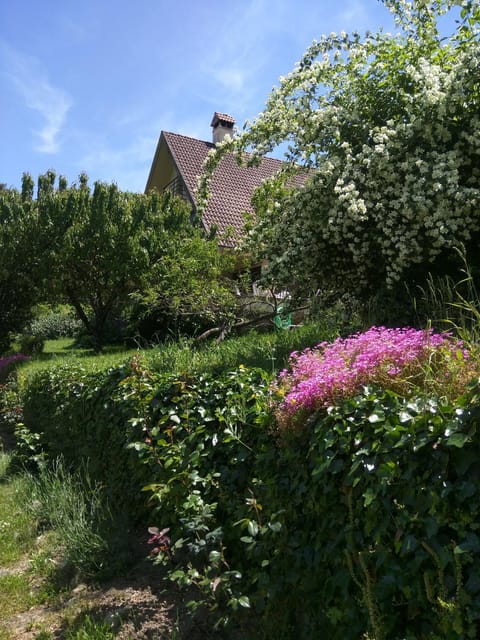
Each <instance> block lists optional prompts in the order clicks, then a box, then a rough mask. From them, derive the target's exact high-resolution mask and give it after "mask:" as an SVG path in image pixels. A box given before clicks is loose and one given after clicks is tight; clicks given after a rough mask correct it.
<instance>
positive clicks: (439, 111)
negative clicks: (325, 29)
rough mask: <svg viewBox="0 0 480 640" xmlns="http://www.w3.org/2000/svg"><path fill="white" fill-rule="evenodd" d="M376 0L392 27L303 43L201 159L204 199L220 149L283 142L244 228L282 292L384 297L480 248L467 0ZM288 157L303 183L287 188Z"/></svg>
mask: <svg viewBox="0 0 480 640" xmlns="http://www.w3.org/2000/svg"><path fill="white" fill-rule="evenodd" d="M384 3H385V4H386V5H387V6H388V7H389V8H390V9H391V10H392V12H393V14H394V16H395V19H396V22H397V25H398V27H399V29H400V31H399V33H398V34H397V35H389V34H386V33H383V32H379V33H376V34H366V35H365V36H363V37H362V36H360V35H359V34H356V33H353V34H351V35H348V34H345V33H341V34H339V35H335V34H331V35H330V36H327V37H322V38H321V39H320V40H319V41H318V42H314V43H313V44H312V45H311V46H310V47H309V49H308V50H307V51H306V53H305V55H304V57H303V58H302V60H301V61H300V63H299V64H298V65H297V66H296V67H295V69H294V70H293V71H292V72H291V73H290V74H289V75H288V76H286V77H285V78H282V79H281V81H280V85H279V86H278V87H277V88H275V89H274V90H273V92H272V93H271V95H270V96H269V98H268V101H267V104H266V109H265V111H264V112H263V113H262V114H260V116H259V117H258V119H257V120H255V121H254V122H253V123H252V124H250V125H249V126H247V127H246V130H245V132H244V133H243V134H241V135H240V136H239V137H238V138H237V139H235V140H233V141H228V142H226V143H225V144H224V145H223V147H221V148H220V149H219V150H218V151H217V152H216V154H214V155H212V156H211V157H210V158H209V159H208V162H207V175H206V178H205V180H204V189H203V194H204V195H205V185H206V184H208V179H209V176H210V175H211V174H212V171H214V167H215V165H216V163H217V162H218V160H219V158H220V157H221V156H222V154H223V153H225V152H227V151H232V150H233V151H236V152H237V153H239V154H242V153H244V152H245V150H250V151H252V152H253V157H254V158H255V156H256V155H261V154H263V153H266V152H269V151H271V150H272V149H273V148H274V147H276V146H277V145H279V144H281V143H285V142H287V143H288V144H289V151H288V157H287V159H288V160H289V161H290V164H289V167H288V169H285V170H284V172H283V173H282V174H281V175H280V176H279V177H277V178H276V179H275V180H273V181H271V182H270V183H268V184H266V185H265V186H264V187H263V189H262V190H261V191H260V193H258V194H257V200H256V202H257V218H258V219H257V223H256V225H255V226H254V227H253V230H252V234H251V237H252V238H253V240H254V248H255V251H256V254H257V257H258V258H259V259H267V260H268V264H269V271H268V273H269V275H270V278H271V279H272V280H274V281H276V282H278V283H280V284H281V286H283V287H288V288H289V289H290V290H293V289H295V288H297V289H303V291H305V290H306V289H308V288H310V289H313V290H315V289H317V288H319V287H335V288H336V289H337V290H340V291H345V290H348V291H351V292H353V293H355V294H360V295H361V296H363V297H365V298H368V297H369V296H371V295H373V294H375V293H378V292H379V291H381V290H383V291H386V292H387V293H388V292H389V291H390V293H391V294H392V295H394V294H395V293H398V292H399V291H400V290H401V289H402V288H403V287H404V283H407V284H410V285H415V284H418V283H422V282H423V281H424V279H425V277H426V274H427V273H428V272H430V271H432V272H436V273H449V272H450V273H453V272H454V270H455V268H456V266H458V265H455V255H456V252H455V247H458V246H459V245H461V244H464V245H466V246H467V250H468V251H469V252H470V256H474V257H475V256H476V255H478V245H479V242H480V206H479V205H480V181H479V179H480V135H479V131H480V85H479V71H480V62H479V61H480V8H479V5H478V2H477V1H476V0H475V1H474V0H470V1H468V0H464V1H460V0H436V1H434V2H424V1H420V0H415V1H410V2H409V1H407V0H384ZM444 14H448V15H447V18H450V24H452V34H451V36H450V37H448V38H444V37H443V36H442V35H441V34H440V32H439V26H438V25H439V21H440V19H442V20H443V23H442V24H443V25H445V24H449V22H448V20H446V19H445V15H444ZM455 17H456V19H457V23H456V25H455V23H454V20H453V18H455ZM443 28H445V26H444V27H443ZM298 165H301V166H302V167H305V166H306V167H308V168H310V169H311V170H312V174H311V179H310V180H308V181H307V182H306V183H305V184H304V186H303V187H302V188H296V189H291V188H287V187H288V182H287V178H288V176H289V171H290V172H291V171H295V170H296V168H297V167H298Z"/></svg>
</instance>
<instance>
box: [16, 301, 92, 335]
mask: <svg viewBox="0 0 480 640" xmlns="http://www.w3.org/2000/svg"><path fill="white" fill-rule="evenodd" d="M80 327H81V322H80V321H79V320H78V319H77V318H76V317H75V314H74V313H73V310H72V309H71V308H68V307H67V308H66V307H65V306H63V307H58V308H54V309H50V308H48V310H47V311H46V312H44V313H41V314H39V315H37V316H36V317H35V318H34V319H33V320H32V321H31V322H30V323H29V325H28V332H29V333H31V334H32V335H34V336H39V337H41V338H43V339H44V340H55V339H56V338H64V337H68V338H72V337H74V336H76V335H77V334H78V332H79V330H80Z"/></svg>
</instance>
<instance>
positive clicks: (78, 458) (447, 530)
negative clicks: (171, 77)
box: [23, 332, 480, 640]
mask: <svg viewBox="0 0 480 640" xmlns="http://www.w3.org/2000/svg"><path fill="white" fill-rule="evenodd" d="M292 333H294V332H292ZM282 336H283V334H282ZM282 339H285V338H284V337H283V338H282ZM271 377H272V376H271V374H270V373H268V374H267V373H266V372H265V371H261V370H258V369H250V368H246V367H243V366H237V367H236V368H234V369H231V370H229V371H228V370H225V369H224V368H217V369H214V370H213V371H212V372H202V371H200V370H198V369H197V370H195V369H194V368H192V369H190V370H189V371H188V372H186V373H183V374H182V372H181V371H177V372H174V373H166V372H163V373H162V372H160V371H158V372H155V371H153V370H152V369H151V368H150V367H148V366H146V365H145V364H144V363H143V362H142V361H141V360H140V359H133V360H132V361H131V362H130V363H129V364H128V365H124V366H123V367H118V368H116V369H110V370H106V371H97V372H95V371H93V370H91V369H90V371H88V372H87V371H85V369H83V368H82V367H81V366H79V365H78V364H77V365H76V366H73V365H69V366H68V367H67V366H63V367H61V368H58V369H49V370H44V371H39V372H38V373H37V374H35V375H34V376H33V377H29V378H28V379H26V381H25V389H24V391H23V397H24V405H25V406H24V409H25V424H26V427H28V428H30V429H32V430H36V431H38V432H39V433H41V440H42V443H43V446H44V452H45V454H46V455H47V458H48V456H50V459H53V458H55V456H56V455H58V453H60V452H62V453H63V454H64V456H65V462H66V464H67V465H69V466H71V467H72V468H79V467H80V465H81V464H84V463H85V461H86V460H88V469H89V473H90V474H91V476H92V477H95V479H96V481H98V482H99V483H100V484H101V485H102V486H103V490H102V496H103V497H104V498H105V499H108V503H109V504H110V505H111V507H112V511H115V510H117V509H118V510H119V511H122V509H123V510H124V512H125V511H127V512H129V513H130V514H132V515H135V516H136V518H137V519H141V520H142V521H145V519H146V518H147V517H148V524H149V525H150V535H151V539H150V542H151V546H152V549H151V551H152V555H153V557H154V558H155V559H156V562H161V563H163V564H165V566H166V569H167V572H168V576H169V577H170V579H171V580H172V581H174V582H175V583H177V584H178V585H180V586H185V587H189V588H195V589H196V596H195V597H194V601H193V605H192V606H193V608H194V609H195V608H197V607H206V608H207V610H208V611H209V612H210V613H211V614H212V615H213V616H214V620H215V621H216V622H217V624H227V623H231V624H234V625H237V626H240V628H241V633H243V636H244V637H252V638H255V637H262V638H264V639H266V638H272V639H273V638H278V637H284V638H292V637H297V638H300V639H301V638H305V639H307V638H312V637H319V636H320V635H324V636H325V637H328V638H332V640H337V639H338V640H358V638H361V637H370V638H376V639H377V640H378V639H381V638H389V639H390V638H392V639H398V640H400V639H404V638H405V639H408V640H410V639H411V640H414V639H417V638H431V639H432V640H435V639H437V640H443V639H445V638H448V639H449V640H450V639H451V640H456V639H458V640H460V639H468V638H472V639H473V638H476V637H478V632H479V628H478V627H479V620H480V583H479V581H478V579H477V576H478V573H479V571H480V567H479V560H478V558H479V557H480V554H479V551H480V537H479V536H480V533H479V525H478V522H477V520H478V509H479V508H480V507H479V494H478V483H479V481H480V478H479V477H478V469H477V467H478V465H477V464H476V461H477V460H478V456H479V455H480V441H479V438H478V421H479V418H480V414H479V409H478V407H479V406H480V390H479V388H478V384H477V383H473V384H472V385H470V386H467V387H465V390H464V393H463V395H461V396H460V397H456V399H455V401H452V399H451V398H449V396H448V393H447V392H445V391H446V390H448V389H449V387H448V385H447V387H441V386H438V387H434V388H433V389H434V390H433V391H432V390H431V388H430V387H428V390H427V391H426V392H422V391H421V389H420V387H418V388H417V389H412V390H411V393H410V394H409V397H408V398H405V397H402V396H401V395H399V394H398V393H395V392H393V391H392V390H389V389H385V388H381V387H374V386H364V387H363V388H361V389H360V390H359V391H358V393H357V394H356V395H353V397H352V396H349V397H348V398H345V399H343V400H342V401H341V402H339V403H338V404H336V405H332V406H330V407H328V408H324V407H322V408H319V409H318V410H317V411H313V412H312V413H311V414H310V415H308V416H305V422H304V424H303V426H302V427H303V428H301V429H297V430H296V431H295V432H292V431H288V430H286V431H282V432H279V431H278V429H277V425H276V423H275V420H274V414H273V410H274V408H275V407H274V406H272V404H271V402H272V397H271V395H270V392H269V386H270V380H271ZM437 389H438V390H439V392H438V393H437ZM141 487H144V489H145V491H144V492H143V493H141V492H140V489H141ZM147 500H148V504H147ZM145 528H147V525H146V526H145ZM114 548H115V547H114ZM115 550H116V551H117V548H115ZM118 552H119V553H120V550H118ZM225 633H226V632H225Z"/></svg>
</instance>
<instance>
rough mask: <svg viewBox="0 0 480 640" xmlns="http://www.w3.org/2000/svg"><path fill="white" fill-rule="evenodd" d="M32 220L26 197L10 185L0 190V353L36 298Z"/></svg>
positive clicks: (28, 315)
mask: <svg viewBox="0 0 480 640" xmlns="http://www.w3.org/2000/svg"><path fill="white" fill-rule="evenodd" d="M34 220H35V216H34V212H33V211H32V209H31V207H30V203H29V201H28V200H25V199H24V198H23V197H22V195H21V194H19V193H18V192H17V191H15V190H13V189H1V190H0V354H1V353H3V352H4V351H6V350H7V349H8V347H9V345H10V343H11V340H12V337H13V334H14V333H16V332H18V331H19V330H20V329H21V328H22V327H23V325H24V324H25V322H26V321H27V320H28V319H29V317H30V310H31V307H32V306H33V304H34V303H35V302H36V300H37V298H38V290H39V284H40V283H39V273H38V270H37V268H36V262H35V253H34V251H33V237H32V223H33V222H34Z"/></svg>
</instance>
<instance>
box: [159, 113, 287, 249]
mask: <svg viewBox="0 0 480 640" xmlns="http://www.w3.org/2000/svg"><path fill="white" fill-rule="evenodd" d="M219 115H220V114H219ZM221 115H223V114H221ZM163 135H164V137H165V141H166V143H167V145H168V147H169V149H170V152H171V154H172V157H173V159H174V161H175V164H176V165H177V168H178V171H179V173H180V175H181V176H182V178H183V180H184V181H185V184H186V186H187V189H188V191H189V194H190V196H191V198H192V201H193V202H194V203H196V196H195V193H196V190H197V186H198V178H199V176H200V175H201V173H202V165H203V161H204V160H205V158H206V156H207V154H208V152H209V151H210V150H211V149H214V148H215V145H214V144H212V143H211V142H205V141H203V140H197V139H196V138H189V137H187V136H182V135H179V134H177V133H168V132H165V131H164V132H163ZM281 166H282V161H281V160H276V159H274V158H263V159H262V161H261V163H260V164H259V166H257V167H245V166H240V165H239V164H238V163H237V160H236V159H235V157H234V156H233V155H232V154H228V155H226V156H225V157H224V158H223V159H222V160H221V162H220V164H219V165H218V167H217V168H216V170H215V173H214V175H213V178H212V181H211V183H210V198H209V201H208V204H207V208H206V210H205V211H204V213H203V216H202V221H203V224H204V226H205V228H206V229H207V231H210V230H211V229H212V228H213V227H215V228H216V229H217V230H218V234H219V236H220V244H223V245H226V246H231V245H232V244H234V242H232V241H229V240H225V239H224V240H223V241H222V236H224V235H225V234H226V233H227V231H228V230H230V229H232V230H233V232H234V234H235V235H241V233H242V229H243V226H244V222H245V220H244V216H243V214H244V212H250V213H252V212H253V207H252V195H253V192H254V190H255V189H256V187H258V186H259V185H260V184H261V183H262V181H263V180H265V179H266V178H269V177H271V176H272V175H273V174H274V173H276V172H277V171H278V170H279V169H280V167H281Z"/></svg>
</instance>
